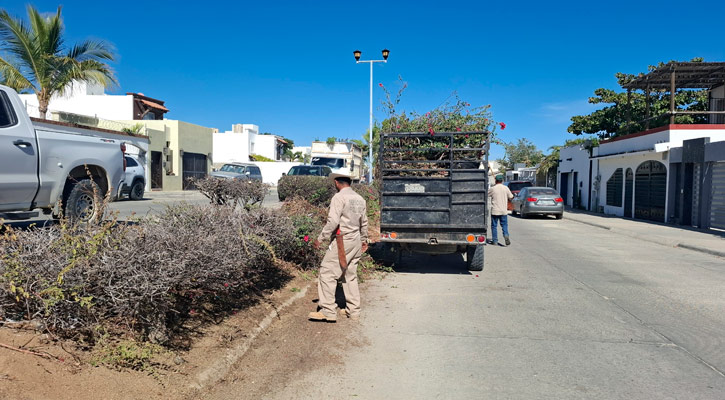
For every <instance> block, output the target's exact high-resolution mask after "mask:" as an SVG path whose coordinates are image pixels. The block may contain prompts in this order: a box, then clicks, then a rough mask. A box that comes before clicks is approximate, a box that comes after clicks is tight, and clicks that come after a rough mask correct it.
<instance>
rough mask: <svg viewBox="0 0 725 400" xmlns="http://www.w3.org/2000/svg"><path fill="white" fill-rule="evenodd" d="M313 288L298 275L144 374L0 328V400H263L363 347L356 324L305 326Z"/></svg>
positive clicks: (24, 332) (69, 347) (43, 338)
mask: <svg viewBox="0 0 725 400" xmlns="http://www.w3.org/2000/svg"><path fill="white" fill-rule="evenodd" d="M315 282H316V280H315V278H311V277H310V276H308V275H302V274H300V275H298V276H297V277H295V278H294V279H293V280H292V281H291V282H290V283H289V284H288V285H287V286H286V287H285V288H283V289H280V290H278V291H276V292H274V293H272V294H271V295H270V296H269V297H268V298H267V300H266V301H263V302H261V303H259V304H257V305H255V306H253V307H251V308H250V309H248V310H245V311H240V312H238V313H237V314H236V315H233V316H231V317H229V318H227V319H226V320H224V321H223V322H221V323H220V324H218V325H213V326H210V327H207V328H204V329H203V331H202V332H200V333H199V335H198V337H197V338H196V339H195V341H194V342H193V344H192V347H191V348H190V349H189V351H185V352H168V353H164V354H163V355H161V356H158V357H156V358H155V359H154V361H155V362H156V364H155V365H154V366H153V369H152V371H150V372H149V371H147V372H141V371H133V370H128V369H124V370H120V371H119V370H114V369H111V368H108V367H106V366H96V367H94V366H92V365H91V363H90V361H91V355H90V354H89V353H88V352H84V351H80V350H76V349H74V346H73V344H72V343H70V342H66V343H62V344H61V343H60V342H57V341H52V340H48V338H47V336H46V335H43V334H40V333H36V332H34V331H33V330H30V329H17V328H8V327H1V328H0V399H13V400H14V399H18V400H21V399H33V400H35V399H59V400H65V399H141V398H143V399H197V398H205V399H206V398H210V399H227V398H229V399H232V398H233V399H257V398H263V397H265V395H266V394H269V393H274V392H275V391H276V390H277V389H280V388H282V387H284V385H285V383H286V382H289V381H290V380H292V379H295V377H298V376H299V375H300V374H304V373H305V372H306V371H308V370H312V369H315V368H317V367H319V366H321V365H328V364H329V363H335V362H339V355H340V354H341V352H342V351H344V349H345V348H347V347H348V346H359V345H364V340H363V339H361V338H360V337H359V335H356V334H355V330H356V323H354V322H352V321H350V320H348V319H347V318H344V317H342V318H339V319H338V322H337V323H336V324H331V323H315V322H310V321H308V320H307V313H308V312H309V311H313V310H315V308H316V305H315V303H314V300H316V298H317V287H316V283H315ZM305 287H308V290H307V293H306V295H305V296H304V297H302V298H301V299H298V300H296V301H295V302H294V303H292V304H291V305H290V306H289V307H287V308H286V309H284V310H282V311H281V312H279V315H278V316H276V317H275V320H274V321H273V322H272V323H271V324H270V325H269V327H267V329H266V330H263V331H262V332H261V333H260V334H259V335H258V336H257V338H256V339H255V340H254V341H252V342H251V343H252V345H251V347H250V348H249V349H248V350H247V351H246V353H245V355H244V356H243V357H241V358H240V359H239V360H237V361H236V362H235V363H234V364H233V365H232V366H231V368H230V369H229V371H228V373H227V374H225V375H224V374H223V375H222V376H223V378H221V379H220V380H216V379H212V380H209V381H207V382H206V383H205V385H204V386H203V387H202V388H201V389H199V388H194V387H192V386H193V384H194V383H196V382H198V381H199V380H198V378H199V376H200V374H201V373H203V372H204V371H206V370H208V369H209V368H210V367H213V366H214V365H218V364H219V360H220V359H223V358H224V357H228V356H229V349H232V348H235V347H239V346H240V344H243V343H245V342H248V340H247V338H248V336H249V335H250V333H251V332H253V331H254V330H255V329H257V330H258V329H259V325H258V324H259V322H260V321H262V320H263V319H264V318H265V317H266V316H268V315H270V313H271V312H272V311H273V310H275V309H277V308H278V306H279V305H280V304H282V303H284V302H285V301H286V300H288V299H290V298H291V297H293V296H295V295H298V294H299V293H300V291H301V290H303V289H304V288H305ZM1 345H6V346H10V347H12V348H15V349H21V350H24V351H29V352H34V353H38V354H41V355H46V357H43V356H40V355H37V354H29V353H25V352H19V351H15V350H12V349H10V348H7V347H2V346H1ZM66 350H67V351H66ZM240 389H241V390H240Z"/></svg>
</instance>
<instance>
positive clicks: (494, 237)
mask: <svg viewBox="0 0 725 400" xmlns="http://www.w3.org/2000/svg"><path fill="white" fill-rule="evenodd" d="M488 197H489V198H491V240H489V241H488V243H489V244H494V245H495V244H498V224H499V223H501V230H502V231H503V239H504V241H506V246H508V245H510V244H511V239H510V238H509V222H508V213H509V211H508V202H509V200H511V199H513V198H514V195H513V193H511V190H509V188H508V186H505V185H504V184H503V175H496V184H495V185H493V187H491V189H489V190H488Z"/></svg>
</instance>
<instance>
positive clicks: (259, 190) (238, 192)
mask: <svg viewBox="0 0 725 400" xmlns="http://www.w3.org/2000/svg"><path fill="white" fill-rule="evenodd" d="M190 182H191V183H192V184H193V185H194V186H195V187H196V189H197V190H199V191H200V192H201V194H203V195H204V196H206V197H207V198H208V199H209V200H211V204H215V205H220V206H221V205H226V206H230V207H237V206H242V207H244V208H245V209H247V210H249V209H250V208H251V207H252V206H254V205H257V204H261V203H262V201H263V200H264V196H266V195H267V192H268V191H269V185H267V184H265V183H262V182H260V181H255V180H241V179H222V178H215V177H211V176H208V177H205V178H202V179H190Z"/></svg>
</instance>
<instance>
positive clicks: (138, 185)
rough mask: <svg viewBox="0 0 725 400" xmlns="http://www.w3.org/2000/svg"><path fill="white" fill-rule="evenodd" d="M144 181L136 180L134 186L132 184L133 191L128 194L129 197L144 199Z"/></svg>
mask: <svg viewBox="0 0 725 400" xmlns="http://www.w3.org/2000/svg"><path fill="white" fill-rule="evenodd" d="M143 191H144V187H143V182H141V181H136V182H134V183H133V186H131V192H130V193H129V194H128V198H130V199H131V200H141V199H143Z"/></svg>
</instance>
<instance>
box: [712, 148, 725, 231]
mask: <svg viewBox="0 0 725 400" xmlns="http://www.w3.org/2000/svg"><path fill="white" fill-rule="evenodd" d="M711 193H712V196H711V197H710V199H711V202H712V203H710V228H717V229H725V162H719V163H712V192H711Z"/></svg>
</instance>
